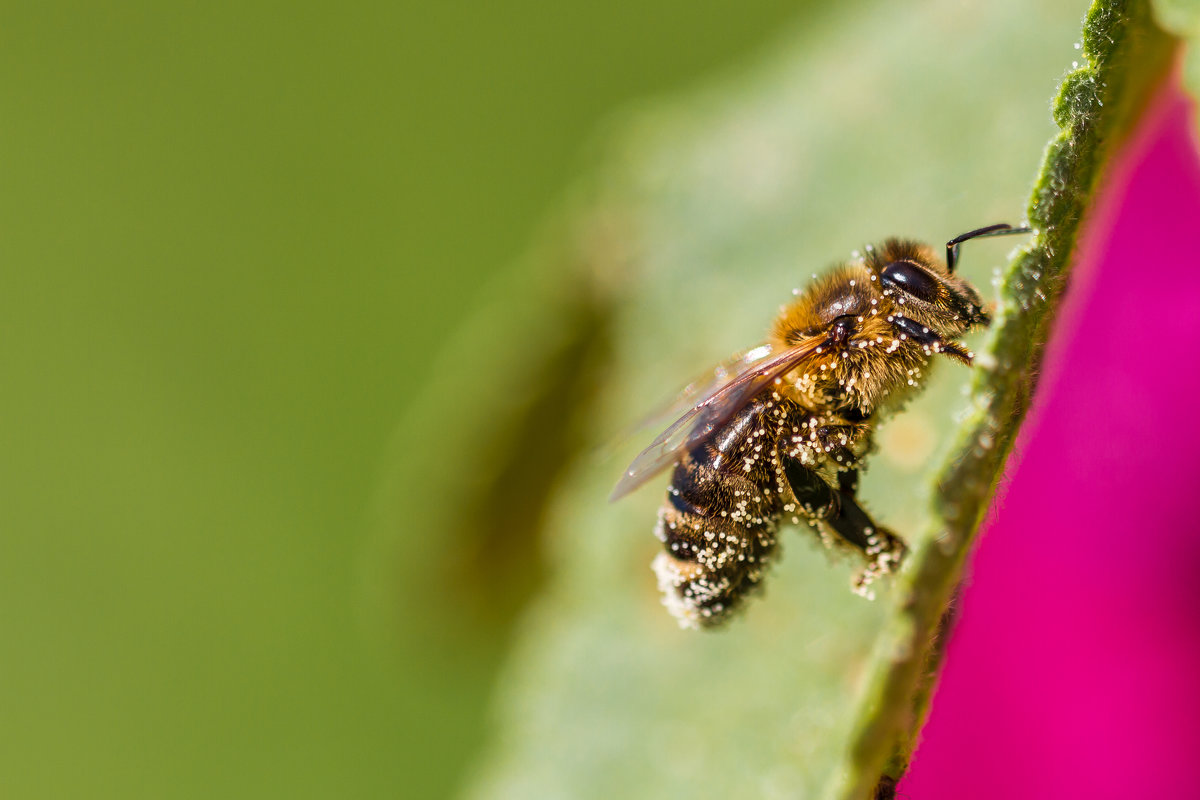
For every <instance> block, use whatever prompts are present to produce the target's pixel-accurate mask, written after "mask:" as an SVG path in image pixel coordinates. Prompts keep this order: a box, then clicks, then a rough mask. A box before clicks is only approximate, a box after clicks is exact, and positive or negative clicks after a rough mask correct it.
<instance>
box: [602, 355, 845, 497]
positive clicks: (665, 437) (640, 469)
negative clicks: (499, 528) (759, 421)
mask: <svg viewBox="0 0 1200 800" xmlns="http://www.w3.org/2000/svg"><path fill="white" fill-rule="evenodd" d="M824 341H825V340H824V338H814V339H811V340H808V341H805V342H801V343H800V344H798V345H795V346H794V347H789V348H788V349H786V350H783V351H781V352H779V353H777V354H776V355H773V356H770V357H758V358H754V359H753V360H751V361H746V360H745V359H742V360H741V362H740V365H739V358H738V357H735V358H734V359H731V360H730V361H728V362H726V363H727V364H733V365H734V368H735V369H736V370H737V371H736V372H731V373H729V374H727V376H726V377H725V378H724V379H720V378H718V379H714V380H713V381H712V382H711V384H710V385H709V387H708V388H707V390H705V391H704V392H703V393H702V394H701V393H699V391H698V390H697V391H696V392H695V393H689V390H688V389H685V390H684V394H685V395H688V396H691V397H695V398H696V399H695V400H694V401H693V402H692V405H691V408H689V409H688V410H687V411H686V412H685V413H684V414H683V416H681V417H680V418H679V419H677V420H676V421H675V423H674V424H672V425H671V427H669V428H667V429H666V430H665V431H663V432H662V433H661V434H659V436H658V438H657V439H655V440H654V441H653V442H651V444H650V446H649V447H647V448H646V449H645V450H643V451H642V452H641V455H639V456H638V457H637V458H635V459H634V460H633V463H632V464H630V465H629V469H627V470H625V474H624V475H623V476H621V480H620V481H618V482H617V485H616V487H615V488H614V489H613V492H612V494H611V495H610V496H609V500H619V499H620V498H622V497H624V496H625V495H627V494H629V493H630V492H632V491H633V490H634V489H636V488H638V487H639V486H641V485H642V484H643V483H645V482H646V481H648V480H649V479H650V478H653V477H654V476H655V475H657V474H658V473H659V472H661V471H662V470H664V469H665V468H667V467H668V466H670V465H671V464H674V463H675V462H676V461H678V460H679V458H680V457H681V456H682V454H683V453H685V452H686V451H688V450H691V449H692V448H693V447H695V446H696V445H698V444H700V443H701V442H703V441H704V440H705V439H707V438H708V437H709V436H711V435H712V434H713V432H714V431H716V430H717V429H718V428H720V427H721V426H722V425H724V424H725V423H726V422H728V421H729V418H730V417H732V416H733V415H734V414H736V413H737V412H738V410H739V409H741V408H742V407H743V406H745V405H746V404H747V403H748V402H750V401H751V400H752V399H753V398H754V397H755V396H756V395H757V394H758V393H759V392H761V391H763V390H764V389H766V388H767V387H768V386H770V385H771V384H772V383H774V382H775V379H776V378H779V377H780V376H782V375H784V374H785V373H787V372H790V371H791V370H792V369H794V368H795V367H796V365H797V364H798V363H800V362H801V361H802V360H804V359H805V358H807V357H808V356H809V355H811V354H812V353H813V351H815V350H816V349H817V347H819V346H820V345H821V344H822V343H823V342H824ZM753 352H754V351H753V350H748V351H746V353H753ZM743 355H744V354H743ZM689 388H690V387H689Z"/></svg>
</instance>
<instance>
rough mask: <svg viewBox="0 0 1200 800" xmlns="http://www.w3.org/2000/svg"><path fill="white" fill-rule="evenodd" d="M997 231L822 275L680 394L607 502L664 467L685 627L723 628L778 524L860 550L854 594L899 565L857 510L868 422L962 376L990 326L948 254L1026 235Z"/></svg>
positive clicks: (896, 546)
mask: <svg viewBox="0 0 1200 800" xmlns="http://www.w3.org/2000/svg"><path fill="white" fill-rule="evenodd" d="M1029 232H1030V229H1029V228H1028V227H1013V226H1011V225H1007V224H1004V223H1000V224H997V225H989V226H987V227H984V228H979V229H977V230H973V231H968V232H967V233H964V234H962V235H961V236H957V237H955V238H953V239H951V240H950V241H949V242H947V243H946V258H945V261H941V260H939V259H938V258H937V255H936V253H935V252H934V250H933V248H931V247H929V246H928V245H925V244H922V243H919V242H914V241H909V240H906V239H888V240H887V241H885V242H883V243H882V244H881V245H878V246H874V247H868V248H866V253H865V255H863V256H861V257H856V259H855V260H853V261H851V262H848V263H842V264H839V265H836V266H834V267H833V268H832V269H830V270H829V271H828V272H827V273H825V275H824V276H822V277H819V278H814V280H813V282H812V283H811V284H810V285H809V286H808V287H807V288H806V289H805V290H804V291H803V292H802V293H800V294H799V295H798V296H797V297H796V299H795V300H794V301H793V302H792V303H791V304H789V305H787V306H785V307H784V308H783V309H782V311H781V312H780V314H779V316H778V317H777V318H776V319H775V323H774V325H773V326H772V328H771V332H770V335H769V337H768V339H767V341H766V342H765V343H764V344H762V345H759V346H758V347H754V348H751V349H750V350H747V351H744V352H742V353H739V354H738V355H736V356H734V357H733V358H731V359H729V360H728V361H726V362H725V363H723V364H721V365H720V366H718V367H717V368H716V370H714V372H713V373H712V375H711V376H710V377H709V378H707V379H706V380H703V381H700V382H698V383H694V384H692V385H690V386H689V387H687V388H686V389H685V390H684V392H683V394H681V396H680V399H679V401H677V403H676V408H677V409H678V408H679V407H680V406H682V407H683V408H686V411H685V413H684V414H683V415H682V416H681V417H679V419H678V420H677V421H676V422H675V423H674V424H673V425H671V426H670V427H668V428H667V429H666V430H665V431H663V433H662V434H661V435H659V437H658V438H657V439H655V440H654V442H653V443H651V445H650V446H649V447H647V448H646V449H645V450H644V451H643V452H642V453H641V455H639V456H638V457H637V458H636V459H634V461H633V463H632V464H631V465H630V466H629V469H628V470H627V471H626V473H625V475H624V476H623V477H622V478H621V480H620V482H618V483H617V486H616V488H615V489H614V490H613V493H612V497H611V499H613V500H616V499H619V498H621V497H623V496H624V495H626V494H628V493H629V492H631V491H633V490H634V489H636V488H637V487H639V486H641V485H642V484H643V483H645V482H646V481H648V480H649V479H650V478H652V477H653V476H655V475H657V474H658V473H659V472H661V471H663V470H665V469H666V468H668V467H670V466H672V465H674V471H673V473H672V477H671V484H670V487H669V488H668V489H667V497H666V502H665V503H664V504H663V506H662V508H661V509H660V510H659V513H658V524H657V526H656V528H655V534H656V535H657V537H658V538H659V540H661V541H662V543H663V547H664V551H663V552H661V553H659V554H658V556H657V557H656V558H655V560H654V563H653V568H654V571H655V573H656V574H657V576H658V582H659V587H660V589H662V591H663V593H664V598H663V603H664V604H665V605H666V606H667V608H668V609H669V610H670V611H671V613H672V614H673V615H674V616H675V617H676V618H677V619H678V620H679V623H680V625H681V626H683V627H691V628H709V627H714V626H717V625H719V624H721V623H722V622H724V621H726V620H727V619H728V618H729V616H730V614H731V612H733V611H735V610H736V609H738V608H739V607H740V606H741V605H742V602H743V600H744V598H746V597H747V596H748V595H750V594H751V593H752V592H753V591H754V590H756V589H757V588H758V587H759V585H760V583H761V581H762V578H763V572H764V569H765V568H766V567H767V566H768V565H769V563H770V562H771V560H772V558H773V557H774V555H775V552H776V549H777V547H776V532H777V530H778V527H779V524H780V522H781V520H783V519H785V518H790V519H791V520H792V521H793V522H795V523H799V522H801V521H803V522H805V523H807V524H808V525H809V526H810V527H811V528H812V529H813V531H815V532H816V534H817V535H818V536H819V537H820V538H821V539H822V541H824V542H825V543H826V545H827V546H835V545H836V546H839V547H845V548H848V549H853V550H857V551H860V552H861V553H862V555H863V556H864V557H865V560H866V567H865V569H864V570H863V572H862V573H861V574H860V575H859V576H858V577H857V578H856V580H855V582H854V588H855V591H856V592H857V593H859V594H863V595H866V596H868V597H869V596H871V590H870V588H869V587H870V585H871V583H872V582H873V581H874V580H876V579H877V578H879V577H880V576H882V575H886V574H888V573H890V572H893V571H894V570H895V569H896V568H897V567H898V566H899V564H900V562H901V560H902V559H903V558H904V554H905V553H906V551H907V548H906V546H905V544H904V541H903V540H902V539H901V538H900V537H898V536H897V535H896V534H895V533H893V532H892V531H890V530H888V529H886V528H884V527H882V526H880V525H878V524H876V523H875V522H874V520H872V518H871V517H870V515H868V514H867V512H866V511H864V510H863V508H862V506H861V505H860V504H859V503H858V500H857V499H856V493H857V490H858V480H859V470H860V468H861V466H862V463H863V459H864V457H865V456H866V455H867V454H868V453H869V452H870V450H871V446H872V434H873V431H874V428H875V425H876V424H877V423H878V422H879V420H880V419H881V418H882V417H883V416H885V415H886V414H887V413H888V412H890V411H893V410H895V409H896V408H898V407H899V406H900V405H902V404H903V403H904V402H905V401H906V400H908V399H909V398H910V397H911V396H912V395H913V394H914V393H915V392H917V391H918V390H919V389H920V388H921V385H922V383H923V381H924V377H925V373H926V371H927V369H928V367H929V365H930V362H931V361H932V360H933V358H934V357H935V356H937V355H943V356H946V357H948V358H949V359H951V360H952V361H957V362H959V363H960V364H965V365H970V364H971V363H972V360H973V358H974V354H973V353H971V352H970V351H969V350H967V349H966V348H965V347H963V345H962V344H960V343H959V342H958V340H959V339H960V338H961V337H962V336H963V335H964V334H966V333H968V332H969V331H972V330H974V329H977V328H980V327H983V326H986V325H987V324H988V323H989V322H990V321H991V320H990V317H989V314H988V311H987V309H986V308H985V307H984V304H983V302H982V301H981V300H980V296H979V292H978V291H977V290H976V289H975V288H974V287H973V286H971V284H969V283H968V282H967V281H966V280H964V279H963V278H962V277H960V276H958V275H956V274H955V272H954V268H955V266H956V265H957V263H958V255H959V246H960V245H961V244H962V243H963V242H966V241H968V240H970V239H977V238H980V237H984V236H1008V235H1013V234H1019V233H1029Z"/></svg>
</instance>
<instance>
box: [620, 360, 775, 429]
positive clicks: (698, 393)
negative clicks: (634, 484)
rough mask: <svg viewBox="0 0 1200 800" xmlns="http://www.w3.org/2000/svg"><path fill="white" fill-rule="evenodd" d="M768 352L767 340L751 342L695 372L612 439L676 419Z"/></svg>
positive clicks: (742, 372)
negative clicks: (659, 402) (654, 406)
mask: <svg viewBox="0 0 1200 800" xmlns="http://www.w3.org/2000/svg"><path fill="white" fill-rule="evenodd" d="M772 352H773V348H772V346H771V345H770V344H768V343H763V344H759V345H755V346H754V347H751V348H749V349H748V350H743V351H742V352H740V353H737V354H735V355H732V356H730V357H729V358H727V359H725V360H724V361H722V362H721V363H720V364H717V365H716V366H715V367H712V368H711V369H707V370H705V371H704V372H703V373H702V374H700V375H697V376H696V379H695V380H693V381H691V382H690V383H688V384H687V385H686V386H684V387H683V388H682V389H680V390H679V393H678V394H677V395H676V396H675V397H673V398H671V399H670V400H668V401H665V402H663V403H661V404H660V405H659V407H658V408H656V409H655V410H654V411H652V412H650V413H649V414H647V415H646V416H645V417H643V418H642V419H640V420H638V422H637V423H636V424H634V425H630V426H629V427H628V428H626V429H625V430H624V431H622V432H621V434H620V435H618V436H616V437H615V440H616V441H617V442H622V443H624V442H625V441H626V440H627V439H629V438H631V437H633V436H634V435H635V434H637V433H639V432H641V431H643V430H645V429H646V428H657V427H660V426H661V425H663V424H665V423H666V422H667V420H672V419H678V418H679V415H680V414H683V413H685V412H687V411H689V410H691V409H692V408H693V407H694V406H695V405H696V401H697V399H699V398H702V397H707V396H708V395H709V394H711V393H712V392H714V391H715V390H717V389H718V388H720V387H721V386H724V385H725V384H727V383H729V382H730V381H732V380H735V379H736V378H738V377H739V376H741V375H743V374H745V372H746V371H747V370H749V369H750V368H751V367H753V366H755V365H756V364H758V363H760V362H761V361H763V360H764V359H765V358H767V356H769V355H771V353H772Z"/></svg>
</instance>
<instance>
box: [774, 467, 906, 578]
mask: <svg viewBox="0 0 1200 800" xmlns="http://www.w3.org/2000/svg"><path fill="white" fill-rule="evenodd" d="M784 474H785V476H786V477H787V481H788V484H789V485H790V486H791V489H792V494H793V495H794V496H795V497H796V501H797V502H798V503H799V504H800V506H801V508H802V509H803V510H804V511H805V513H806V514H808V515H809V516H810V517H812V518H815V519H817V520H820V521H821V522H823V523H825V524H826V525H828V526H829V527H830V528H831V529H832V530H833V531H834V532H835V533H836V534H837V535H838V536H840V537H841V538H842V539H844V540H845V541H846V542H848V543H850V544H852V545H854V546H855V547H857V548H858V549H860V550H862V551H863V554H864V555H866V557H867V568H866V570H864V572H863V574H862V575H860V576H859V577H858V579H857V580H856V581H855V591H856V592H859V593H860V594H863V595H868V596H869V594H870V592H869V590H868V589H867V587H868V586H870V584H871V583H873V582H874V580H875V579H876V578H878V577H879V576H880V575H886V574H887V573H889V572H893V571H895V569H896V567H897V566H899V564H900V561H901V560H902V559H903V558H904V554H905V553H906V552H907V551H908V548H907V547H906V546H905V545H904V541H903V540H902V539H901V538H900V537H899V536H896V535H895V534H894V533H892V532H891V531H889V530H888V529H887V528H884V527H882V526H881V525H878V524H876V523H875V521H874V520H873V519H871V517H870V515H868V514H867V512H866V511H864V510H863V508H862V506H860V505H859V504H858V501H857V500H856V499H855V496H854V495H855V492H857V490H858V471H857V470H846V471H843V472H840V473H838V487H837V488H836V489H834V488H833V487H832V486H830V485H829V484H828V483H826V482H825V480H824V479H823V478H822V477H821V476H820V475H819V474H817V473H816V472H815V471H813V470H811V469H809V468H808V467H806V466H804V465H803V464H801V463H800V462H799V461H797V460H795V459H792V458H786V459H785V460H784Z"/></svg>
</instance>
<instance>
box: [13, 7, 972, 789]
mask: <svg viewBox="0 0 1200 800" xmlns="http://www.w3.org/2000/svg"><path fill="white" fill-rule="evenodd" d="M796 10H797V6H796V5H795V4H792V3H785V2H782V1H781V0H750V1H749V2H745V3H739V4H737V5H736V6H733V5H728V4H716V3H709V4H696V3H692V2H684V0H647V2H643V3H639V4H636V5H632V4H630V5H626V6H619V5H618V6H614V5H612V4H602V3H592V4H566V5H563V4H559V5H555V4H545V3H534V2H529V0H522V1H521V2H508V3H498V4H483V3H472V4H466V3H445V4H392V3H374V4H364V3H354V4H337V5H333V4H329V5H318V4H312V3H307V4H291V3H273V4H272V3H262V2H255V3H237V4H229V3H226V4H214V3H173V4H152V3H136V4H135V3H113V4H107V5H102V6H94V5H84V4H78V5H74V4H57V3H35V4H20V5H18V4H9V5H8V6H7V7H6V9H5V11H4V13H3V15H2V16H0V64H3V73H4V75H5V76H6V77H5V79H4V80H3V81H2V82H0V98H2V99H0V143H2V148H0V152H2V154H3V155H2V156H0V176H2V177H0V181H2V186H3V189H2V191H0V204H2V210H0V229H2V231H3V234H2V235H0V253H2V254H3V267H2V269H0V392H2V395H0V396H2V397H3V401H2V403H0V443H2V446H3V459H2V461H0V464H2V466H0V470H3V476H2V478H0V609H2V611H0V619H2V620H3V621H2V623H0V648H2V653H0V720H2V722H0V794H2V795H3V796H4V797H12V798H35V797H38V798H40V797H72V796H73V797H84V796H86V797H107V796H111V797H215V796H236V797H262V796H286V797H333V796H352V797H395V796H414V797H417V796H420V797H426V796H438V795H441V794H445V793H447V792H449V791H451V790H452V789H453V787H454V786H455V785H456V783H457V781H458V780H459V776H460V774H461V772H462V770H463V768H464V765H465V764H466V763H468V762H469V761H470V759H471V758H472V757H473V756H474V754H475V751H476V749H477V748H478V747H479V745H480V743H481V741H482V736H483V733H482V731H483V728H482V725H483V722H484V711H483V709H484V701H485V699H486V697H487V692H488V688H489V686H490V680H491V675H492V672H493V670H494V668H495V663H496V659H495V656H496V655H497V653H498V652H499V649H498V648H495V647H493V648H483V649H482V650H481V651H480V654H477V657H471V658H464V659H463V660H464V661H465V662H466V663H463V664H461V665H460V666H461V672H460V673H459V672H453V670H451V671H450V672H447V671H446V670H445V669H443V667H444V666H445V664H446V663H447V660H446V659H443V660H441V661H437V662H436V665H438V666H436V668H431V667H430V666H429V665H428V664H427V663H425V662H426V661H427V659H426V658H425V651H424V649H423V648H424V645H418V644H417V643H416V642H415V640H412V639H405V638H400V639H399V648H398V649H396V648H391V649H389V648H388V647H386V646H378V644H379V643H378V641H377V640H378V639H380V638H383V637H381V636H380V634H379V630H378V627H379V626H377V625H374V624H373V623H372V622H371V613H370V612H369V611H368V612H364V611H363V605H364V603H363V602H362V599H361V598H362V596H363V594H364V590H363V587H362V584H363V582H364V580H365V578H364V574H367V573H370V572H371V567H370V566H369V565H368V566H366V567H364V565H363V561H364V558H366V556H364V552H365V550H364V548H365V542H366V541H367V539H368V535H369V533H368V532H369V529H370V528H371V524H372V512H371V508H372V506H373V504H374V503H375V502H376V501H375V496H376V493H377V492H378V491H379V486H380V481H381V475H382V474H383V473H384V472H385V463H386V462H387V460H388V456H387V451H388V446H389V440H390V437H391V436H392V434H393V431H394V429H395V428H396V425H397V421H398V420H399V419H400V418H401V417H402V415H403V414H404V412H405V409H406V408H407V407H408V405H409V403H410V400H411V398H412V397H413V396H414V393H415V392H416V391H417V390H418V387H420V386H421V385H422V384H423V382H424V373H425V371H426V370H427V368H428V366H429V364H430V362H431V360H433V358H434V356H435V354H437V353H438V352H439V349H440V348H441V346H442V344H443V342H444V340H445V339H446V337H447V336H448V335H450V332H451V331H452V330H454V329H455V327H456V325H457V323H458V322H459V320H460V319H461V318H462V317H463V316H464V315H465V314H466V313H467V310H468V309H469V308H470V307H471V306H472V305H473V304H474V303H476V301H477V300H479V299H480V296H481V293H482V292H483V291H484V290H483V289H482V288H481V287H483V286H486V285H487V279H488V278H489V276H491V275H493V274H494V273H496V272H497V271H499V270H504V269H505V268H506V267H507V265H509V264H510V263H511V262H513V261H514V259H516V258H517V257H518V256H519V255H520V254H521V253H522V251H523V250H524V249H525V248H526V246H527V244H528V242H529V241H530V240H531V238H532V236H533V232H534V231H535V229H536V228H537V227H538V225H539V224H540V220H542V219H543V217H544V215H545V214H546V212H547V210H548V209H550V208H551V207H552V206H553V205H554V204H555V203H556V201H557V200H558V199H559V198H560V196H561V195H562V193H563V192H564V187H566V186H567V185H568V184H569V183H570V182H571V180H572V177H573V175H574V174H575V173H576V172H577V171H578V170H579V168H580V165H581V164H582V163H583V162H584V161H585V159H584V158H583V157H582V154H583V153H585V152H586V145H585V143H586V142H587V141H588V140H589V138H590V137H592V136H594V135H595V133H596V131H597V126H598V125H599V124H600V122H601V120H602V119H603V118H604V117H605V115H606V114H607V113H609V111H610V110H611V109H613V108H615V107H618V106H620V105H622V104H624V103H627V102H628V101H631V100H634V99H637V98H646V97H650V96H653V95H655V94H658V93H662V92H667V91H670V90H672V89H676V88H679V87H683V86H686V85H688V84H689V83H691V82H692V81H694V80H696V79H697V77H698V76H703V75H706V74H709V73H711V72H713V71H714V70H717V69H718V68H719V67H720V66H721V65H725V64H728V63H731V62H736V61H738V59H740V58H741V57H742V56H743V54H745V53H748V52H750V51H752V50H753V49H754V48H755V47H757V46H758V44H759V43H761V42H763V41H766V40H768V39H770V38H771V37H772V36H773V35H774V33H775V32H776V31H777V30H778V29H779V28H780V26H781V24H782V23H783V22H784V21H785V20H788V19H790V18H791V17H792V16H793V15H794V14H795V13H796ZM984 221H985V222H986V221H990V220H984ZM431 424H435V423H433V422H431ZM436 533H437V532H436V531H434V532H428V531H418V530H413V531H409V532H406V535H408V536H411V537H414V538H417V537H421V536H429V535H436ZM639 577H640V576H639ZM384 591H385V593H386V591H387V589H386V587H385V589H384ZM367 594H369V592H367ZM364 619H366V622H364ZM397 655H398V656H399V657H397ZM449 662H450V663H451V664H453V663H454V660H453V659H449ZM431 673H435V674H434V675H433V676H431ZM439 677H440V679H441V681H442V682H441V683H433V682H432V681H436V680H438V678H439Z"/></svg>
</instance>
